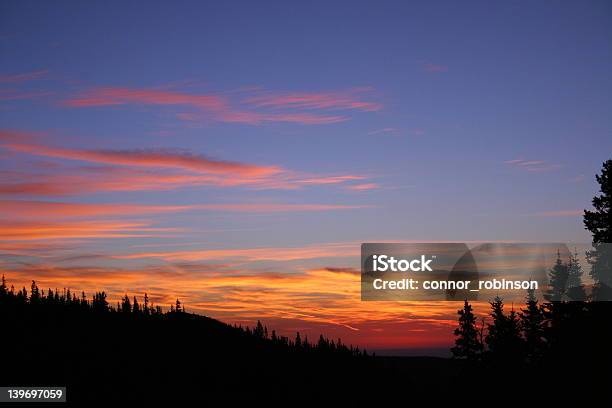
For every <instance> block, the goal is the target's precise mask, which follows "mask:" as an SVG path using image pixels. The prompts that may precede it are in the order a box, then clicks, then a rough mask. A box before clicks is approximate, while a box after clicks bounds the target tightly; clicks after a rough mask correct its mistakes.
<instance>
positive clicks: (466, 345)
mask: <svg viewBox="0 0 612 408" xmlns="http://www.w3.org/2000/svg"><path fill="white" fill-rule="evenodd" d="M457 314H459V327H457V328H456V329H455V332H454V333H455V337H456V339H455V347H453V348H451V352H452V353H453V357H455V358H465V359H467V360H470V361H474V360H477V359H479V358H480V357H481V354H482V351H483V344H482V342H481V340H480V338H479V333H478V329H477V328H476V316H474V312H473V311H472V305H470V304H469V303H468V301H467V300H465V302H464V304H463V309H459V310H458V311H457Z"/></svg>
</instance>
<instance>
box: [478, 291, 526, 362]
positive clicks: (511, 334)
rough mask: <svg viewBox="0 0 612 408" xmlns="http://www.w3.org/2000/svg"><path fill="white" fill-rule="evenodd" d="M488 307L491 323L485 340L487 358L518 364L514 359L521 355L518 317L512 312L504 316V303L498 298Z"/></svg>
mask: <svg viewBox="0 0 612 408" xmlns="http://www.w3.org/2000/svg"><path fill="white" fill-rule="evenodd" d="M490 305H491V314H490V316H491V317H492V318H493V323H492V324H489V326H488V333H487V336H486V338H485V342H486V344H487V346H488V349H489V350H488V354H489V357H490V358H491V359H492V360H493V361H496V362H504V363H513V364H514V363H518V361H517V359H516V357H517V356H520V355H521V346H522V340H521V337H520V330H519V324H518V316H517V315H516V313H515V312H514V310H512V311H511V312H510V314H509V315H508V316H506V315H505V314H504V302H503V300H502V299H501V298H500V297H499V296H497V297H495V299H494V300H493V301H492V302H490Z"/></svg>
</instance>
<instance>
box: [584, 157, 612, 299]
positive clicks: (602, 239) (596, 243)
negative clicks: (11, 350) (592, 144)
mask: <svg viewBox="0 0 612 408" xmlns="http://www.w3.org/2000/svg"><path fill="white" fill-rule="evenodd" d="M595 179H596V180H597V182H598V183H599V185H600V193H601V194H600V195H596V196H595V197H593V210H592V211H590V210H585V211H584V226H585V228H586V229H587V230H589V231H590V232H591V234H592V235H593V250H592V251H589V252H588V253H587V259H588V262H589V264H590V265H591V272H590V274H591V276H592V277H593V279H594V280H595V285H594V287H593V293H592V297H593V299H594V300H612V160H606V161H605V162H604V163H603V166H602V170H601V174H598V175H596V176H595Z"/></svg>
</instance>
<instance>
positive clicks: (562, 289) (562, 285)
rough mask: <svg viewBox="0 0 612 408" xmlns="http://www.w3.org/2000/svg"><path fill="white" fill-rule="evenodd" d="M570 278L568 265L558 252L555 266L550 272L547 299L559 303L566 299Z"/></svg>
mask: <svg viewBox="0 0 612 408" xmlns="http://www.w3.org/2000/svg"><path fill="white" fill-rule="evenodd" d="M568 278H569V268H568V265H567V264H565V263H563V261H562V260H561V254H560V252H559V251H557V260H556V261H555V265H554V266H553V267H552V269H551V270H550V271H549V272H548V290H547V291H546V295H545V297H546V299H547V300H548V301H551V302H559V301H562V300H566V299H565V294H566V290H567V281H568Z"/></svg>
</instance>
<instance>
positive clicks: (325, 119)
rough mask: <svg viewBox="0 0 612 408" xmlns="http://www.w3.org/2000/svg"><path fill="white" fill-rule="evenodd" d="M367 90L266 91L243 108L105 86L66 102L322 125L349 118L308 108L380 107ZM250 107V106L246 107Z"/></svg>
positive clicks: (213, 99)
mask: <svg viewBox="0 0 612 408" xmlns="http://www.w3.org/2000/svg"><path fill="white" fill-rule="evenodd" d="M362 92H364V90H350V91H346V92H336V93H293V94H270V93H268V94H265V95H258V96H254V97H250V98H246V99H244V100H243V101H242V103H241V105H243V108H240V109H238V108H235V107H234V106H233V105H232V103H230V100H229V99H228V98H227V97H226V96H221V95H218V94H208V95H195V94H189V93H184V92H177V91H170V90H160V89H136V88H119V87H103V88H94V89H90V90H88V91H85V92H83V93H81V94H79V95H77V96H75V97H72V98H70V99H67V100H65V101H63V105H64V106H69V107H74V108H85V107H97V106H117V105H127V104H137V105H158V106H182V107H190V108H193V109H195V110H196V112H180V113H177V114H176V116H177V118H179V119H180V120H185V121H194V120H200V119H212V120H217V121H221V122H230V123H245V124H251V125H258V124H262V123H268V122H269V123H297V124H303V125H322V124H331V123H337V122H343V121H346V120H348V119H349V117H347V116H345V115H329V114H324V113H313V112H304V111H305V110H310V111H312V110H319V111H326V110H358V111H376V110H380V109H381V108H382V105H380V104H378V103H374V102H368V101H363V100H361V99H359V98H357V94H358V93H362ZM244 107H247V108H248V109H244ZM252 108H255V109H261V108H274V109H277V110H278V109H281V110H283V111H282V112H279V111H276V112H270V111H265V112H264V111H261V110H253V109H252Z"/></svg>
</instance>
